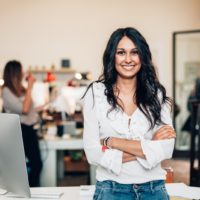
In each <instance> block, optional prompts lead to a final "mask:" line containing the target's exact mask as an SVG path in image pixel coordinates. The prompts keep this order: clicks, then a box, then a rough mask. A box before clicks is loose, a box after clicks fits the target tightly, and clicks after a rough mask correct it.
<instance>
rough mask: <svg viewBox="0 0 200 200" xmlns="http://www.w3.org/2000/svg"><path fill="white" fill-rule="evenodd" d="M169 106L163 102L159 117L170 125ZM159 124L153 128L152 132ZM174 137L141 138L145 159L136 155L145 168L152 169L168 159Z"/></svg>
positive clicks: (170, 154)
mask: <svg viewBox="0 0 200 200" xmlns="http://www.w3.org/2000/svg"><path fill="white" fill-rule="evenodd" d="M170 110H171V109H170V106H169V105H168V104H167V103H165V104H163V106H162V111H161V119H162V121H163V122H164V123H165V124H167V125H170V126H173V125H172V119H171V111H170ZM161 126H162V125H160V126H156V127H155V128H154V130H153V131H154V133H155V132H156V130H158V129H159V128H160V127H161ZM174 143H175V139H165V140H146V139H143V140H141V147H142V150H143V153H144V155H145V157H146V159H142V158H139V157H137V160H138V161H139V163H140V164H141V165H142V166H143V167H144V168H146V169H152V168H153V167H155V166H156V165H158V164H159V163H160V162H161V161H163V160H165V159H170V158H171V157H172V154H173V150H174Z"/></svg>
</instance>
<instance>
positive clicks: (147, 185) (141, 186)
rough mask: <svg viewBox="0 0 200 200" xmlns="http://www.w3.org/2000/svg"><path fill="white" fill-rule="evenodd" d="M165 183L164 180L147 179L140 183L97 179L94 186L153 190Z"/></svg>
mask: <svg viewBox="0 0 200 200" xmlns="http://www.w3.org/2000/svg"><path fill="white" fill-rule="evenodd" d="M163 185H165V182H164V180H156V181H149V182H146V183H141V184H121V183H118V182H115V181H102V182H100V181H97V183H96V187H101V188H102V187H103V188H104V189H106V188H107V189H116V190H129V191H132V190H133V189H144V190H155V189H156V188H157V187H161V186H163Z"/></svg>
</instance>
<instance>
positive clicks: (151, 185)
mask: <svg viewBox="0 0 200 200" xmlns="http://www.w3.org/2000/svg"><path fill="white" fill-rule="evenodd" d="M153 184H154V181H150V190H151V193H153V192H154V188H153Z"/></svg>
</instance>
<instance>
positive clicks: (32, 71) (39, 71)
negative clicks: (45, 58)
mask: <svg viewBox="0 0 200 200" xmlns="http://www.w3.org/2000/svg"><path fill="white" fill-rule="evenodd" d="M30 72H31V73H34V74H41V73H47V72H52V73H57V74H60V73H75V72H76V71H75V69H73V68H61V69H36V70H30Z"/></svg>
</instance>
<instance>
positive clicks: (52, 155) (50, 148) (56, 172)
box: [40, 136, 83, 187]
mask: <svg viewBox="0 0 200 200" xmlns="http://www.w3.org/2000/svg"><path fill="white" fill-rule="evenodd" d="M40 150H41V156H42V160H44V161H43V168H42V172H41V178H40V184H41V186H43V187H48V186H50V187H52V186H53V187H55V186H57V178H62V177H63V175H64V160H63V157H64V152H63V151H62V150H83V141H82V139H81V138H80V139H78V138H70V139H63V138H59V137H54V136H46V137H45V138H44V139H43V140H41V141H40Z"/></svg>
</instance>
